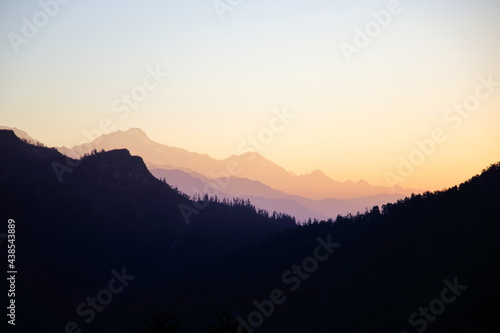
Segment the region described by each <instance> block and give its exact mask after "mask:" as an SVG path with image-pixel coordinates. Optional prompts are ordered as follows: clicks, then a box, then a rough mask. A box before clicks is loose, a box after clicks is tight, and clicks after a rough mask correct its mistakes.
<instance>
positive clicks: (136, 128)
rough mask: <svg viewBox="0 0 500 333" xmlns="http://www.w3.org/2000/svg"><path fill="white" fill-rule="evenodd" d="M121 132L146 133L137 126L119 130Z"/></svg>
mask: <svg viewBox="0 0 500 333" xmlns="http://www.w3.org/2000/svg"><path fill="white" fill-rule="evenodd" d="M121 132H125V133H130V134H136V135H145V136H147V135H146V132H144V131H143V130H142V129H140V128H138V127H131V128H129V129H128V130H124V131H121Z"/></svg>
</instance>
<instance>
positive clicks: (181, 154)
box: [57, 128, 422, 220]
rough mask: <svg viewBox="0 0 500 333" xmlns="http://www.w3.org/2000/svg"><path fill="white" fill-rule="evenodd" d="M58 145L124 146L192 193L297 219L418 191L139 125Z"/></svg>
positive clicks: (82, 148) (75, 150) (80, 151)
mask: <svg viewBox="0 0 500 333" xmlns="http://www.w3.org/2000/svg"><path fill="white" fill-rule="evenodd" d="M57 149H58V150H59V151H60V152H61V153H63V154H65V155H67V156H72V157H75V158H78V157H81V156H84V155H85V154H89V153H90V152H92V151H93V150H98V151H100V150H106V151H107V150H113V149H127V150H129V151H130V152H131V153H132V154H134V155H138V156H141V157H142V158H143V159H144V161H145V163H146V165H147V166H148V168H149V170H151V171H152V173H153V174H154V175H155V176H157V177H161V178H165V179H167V180H168V182H169V183H170V184H171V185H173V186H176V187H178V188H179V189H180V190H181V191H182V192H184V193H186V194H188V195H190V196H192V195H197V194H198V193H202V194H205V193H214V194H217V195H218V196H219V197H225V198H233V197H242V198H245V199H251V200H252V202H254V203H255V204H256V205H257V206H259V207H260V208H262V209H266V210H271V211H273V210H276V211H280V212H283V213H287V214H291V215H293V216H295V217H296V218H297V219H298V220H306V219H308V218H312V219H315V218H316V219H323V218H325V217H327V216H337V215H338V214H347V213H353V214H355V213H357V212H358V211H360V212H363V211H365V210H366V209H367V208H371V207H373V206H375V205H381V204H383V203H387V202H394V201H396V200H398V199H401V198H403V197H404V196H406V195H410V194H412V193H419V192H422V191H421V190H416V189H403V188H401V187H399V186H396V187H394V188H386V187H383V186H374V185H370V184H369V183H367V182H366V181H358V182H352V181H345V182H338V181H335V180H333V179H331V178H330V177H328V176H327V175H325V174H324V173H323V172H322V171H320V170H315V171H313V172H312V173H310V174H306V175H300V176H297V175H294V174H293V173H291V172H289V171H287V170H286V169H284V168H283V167H281V166H279V165H277V164H275V163H273V162H271V161H269V160H268V159H266V158H264V157H263V156H262V155H260V154H258V153H245V154H243V155H233V156H230V157H228V158H226V159H224V160H217V159H214V158H212V157H210V156H208V155H206V154H199V153H193V152H189V151H187V150H184V149H181V148H175V147H170V146H167V145H164V144H159V143H156V142H154V141H152V140H151V139H150V138H149V137H148V136H147V135H146V133H145V132H144V131H142V130H140V129H137V128H132V129H129V130H127V131H117V132H113V133H110V134H106V135H102V136H100V137H98V138H96V139H95V140H94V141H92V142H89V143H87V144H81V145H78V146H74V147H72V148H68V147H59V148H57ZM231 168H234V172H232V173H231V174H229V172H227V170H228V169H231ZM209 184H212V185H209ZM214 185H215V186H214Z"/></svg>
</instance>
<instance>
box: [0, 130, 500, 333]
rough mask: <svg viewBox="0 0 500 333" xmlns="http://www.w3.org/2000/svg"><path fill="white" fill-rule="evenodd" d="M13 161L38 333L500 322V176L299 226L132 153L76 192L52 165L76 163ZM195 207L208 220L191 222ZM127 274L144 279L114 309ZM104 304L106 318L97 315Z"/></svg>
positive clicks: (89, 173) (24, 324)
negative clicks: (163, 171)
mask: <svg viewBox="0 0 500 333" xmlns="http://www.w3.org/2000/svg"><path fill="white" fill-rule="evenodd" d="M0 156H2V163H0V190H1V193H2V209H1V210H0V220H1V221H8V220H9V219H12V220H15V224H16V258H17V261H16V262H17V265H18V266H19V268H18V270H19V272H20V273H19V274H18V276H17V281H16V302H17V303H16V304H17V307H16V311H17V312H16V314H17V318H18V322H17V323H18V325H16V329H18V330H19V331H22V332H31V331H35V330H36V331H46V332H64V331H68V330H69V331H71V330H73V331H75V332H76V331H77V329H76V328H78V329H81V330H82V332H83V331H88V332H95V333H100V332H123V333H129V332H130V333H133V332H144V333H150V332H181V333H191V332H193V333H194V332H208V331H209V332H211V333H217V332H228V333H235V332H238V333H241V332H245V333H248V332H249V330H245V329H243V328H242V327H243V326H241V325H242V324H241V323H242V322H244V323H246V324H245V325H249V324H248V323H249V322H250V323H254V324H255V318H254V319H252V318H253V317H252V316H254V317H255V316H258V315H256V314H255V313H256V311H260V312H259V313H261V316H262V322H261V323H260V324H259V325H256V327H255V329H252V330H253V331H254V332H291V333H295V332H297V333H298V332H319V333H327V332H329V333H331V332H341V333H343V332H346V333H348V332H349V333H350V332H359V333H379V332H380V333H382V332H384V333H386V332H418V331H422V332H423V331H426V332H429V333H433V332H444V333H453V332H454V333H460V332H485V331H488V330H491V327H492V325H493V324H494V323H495V322H496V318H497V314H498V311H499V310H500V308H499V305H498V302H497V301H496V300H497V299H498V297H499V296H500V287H498V283H497V282H498V279H500V264H499V262H498V257H499V255H500V243H499V242H498V239H499V237H500V224H499V223H498V221H499V220H498V217H499V216H500V205H499V204H498V203H499V202H500V163H497V164H493V165H491V166H490V167H489V168H487V169H485V170H484V171H483V172H482V173H481V174H480V175H476V176H474V177H472V178H471V179H470V180H468V181H467V182H464V183H463V184H460V185H457V186H455V187H452V188H450V189H447V190H444V191H438V192H434V193H429V192H426V193H423V194H414V195H412V196H411V197H407V198H404V199H401V200H398V201H397V202H395V203H388V204H384V205H382V206H380V207H378V206H377V207H373V208H372V209H370V210H368V211H367V212H365V213H362V214H357V215H349V214H348V215H345V216H337V217H336V218H331V219H328V220H324V221H319V222H312V223H305V224H302V225H299V224H297V223H295V220H294V219H293V218H292V217H290V216H288V215H280V214H269V213H267V212H265V211H262V210H258V209H256V207H255V206H254V205H252V203H251V202H250V201H245V200H240V199H234V200H232V201H229V200H225V199H224V200H222V201H221V200H220V199H215V198H212V199H209V198H204V199H202V198H198V199H195V200H192V199H190V198H188V197H187V196H186V195H184V194H183V193H182V192H180V191H178V190H177V189H176V188H175V187H174V186H172V185H169V184H168V183H165V182H163V181H161V180H159V179H158V178H156V177H154V176H153V175H152V174H151V173H150V171H149V170H148V169H147V167H146V164H145V162H144V160H143V159H142V158H141V157H138V156H133V155H131V154H130V152H129V151H128V150H125V149H118V150H111V151H107V152H93V153H90V154H88V155H86V156H85V157H83V158H81V159H79V160H78V161H76V160H74V161H73V162H74V163H76V162H78V167H76V168H74V169H73V171H72V172H71V173H70V174H68V175H67V176H66V178H65V180H64V181H63V182H59V181H58V178H57V177H56V176H55V174H54V171H53V168H52V165H53V163H54V162H58V163H61V164H63V163H66V162H67V157H66V156H64V155H63V154H61V153H59V152H58V151H57V150H56V149H53V148H47V147H43V146H41V145H33V144H30V143H28V142H25V141H22V140H20V139H19V138H18V137H17V136H16V135H15V134H14V132H13V131H6V130H0ZM180 207H190V208H192V209H193V210H196V211H197V212H196V213H193V214H192V215H191V216H190V220H189V221H188V222H189V223H186V219H185V216H184V215H183V213H182V210H181V209H179V208H180ZM5 223H6V222H5ZM1 247H2V250H5V251H6V249H7V247H6V245H5V243H1ZM318 249H319V250H321V252H318V251H319V250H318ZM322 249H323V250H322ZM333 249H335V250H333ZM326 254H329V255H328V256H326ZM316 257H317V258H318V259H317V260H316V261H315V260H314V259H313V258H316ZM320 259H321V261H318V260H320ZM117 272H121V274H122V280H123V276H126V277H127V278H128V279H129V280H128V282H127V283H126V284H125V283H124V287H123V289H121V291H120V292H119V293H118V294H115V295H114V296H112V298H109V296H108V298H106V297H105V294H106V290H108V289H109V288H111V287H113V284H112V283H111V282H110V281H116V276H117V275H116V274H118V273H117ZM125 273H126V274H125ZM113 277H115V278H114V279H115V280H113ZM110 279H111V280H110ZM110 286H111V287H110ZM292 286H293V288H291V287H292ZM113 288H114V287H113ZM113 290H115V289H113ZM279 291H281V292H282V296H281V297H278V298H276V295H277V294H276V292H279ZM272 295H274V296H272ZM269 299H275V300H276V299H280V301H279V302H278V303H279V304H278V303H276V304H275V305H273V307H272V309H273V310H272V311H271V310H270V306H269V304H270V303H269V302H267V300H269ZM92 300H93V302H99V303H94V304H100V305H96V306H102V308H99V307H97V308H94V309H100V310H99V311H97V310H94V311H90V310H89V309H91V306H90V305H89V307H88V308H86V309H87V312H86V313H87V315H81V311H80V312H79V311H78V309H81V304H82V303H83V305H84V306H85V305H86V304H91V302H92ZM4 305H5V306H7V304H5V303H4ZM259 309H260V310H259ZM170 310H171V311H170ZM89 311H90V312H89ZM158 311H159V312H158ZM89 313H93V316H90V315H88V314H89ZM262 313H267V314H268V315H263V314H262ZM256 318H257V317H256ZM252 320H253V321H252ZM145 323H147V325H146V324H145ZM158 323H160V324H161V325H160V324H158ZM174 323H179V324H180V326H178V327H177V325H173V324H174ZM167 324H169V325H167ZM171 324H172V325H171ZM160 327H163V328H160ZM167 327H170V328H167ZM210 327H211V328H210ZM217 327H218V328H217ZM221 327H222V328H221ZM238 327H239V328H238Z"/></svg>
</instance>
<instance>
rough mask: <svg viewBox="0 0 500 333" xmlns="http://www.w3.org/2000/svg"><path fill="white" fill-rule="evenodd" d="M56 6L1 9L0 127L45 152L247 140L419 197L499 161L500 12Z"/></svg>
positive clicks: (281, 156)
mask: <svg viewBox="0 0 500 333" xmlns="http://www.w3.org/2000/svg"><path fill="white" fill-rule="evenodd" d="M60 1H61V2H62V3H59V2H57V1H56V0H41V1H40V2H38V1H31V0H25V1H22V2H21V1H15V2H14V1H7V0H0V36H2V38H0V74H1V75H0V89H1V91H2V94H1V95H0V125H4V126H11V127H17V128H20V129H22V130H25V131H27V132H28V133H29V134H30V135H31V136H33V137H34V138H36V139H38V140H41V141H42V142H44V143H46V144H47V145H49V146H63V145H64V146H73V145H76V144H79V143H81V142H85V141H88V138H87V136H86V134H85V133H87V134H88V133H91V134H95V133H100V132H106V131H109V130H126V129H128V128H132V127H138V128H141V129H143V130H144V131H145V132H146V133H147V134H148V136H149V137H150V138H151V139H153V140H155V141H157V142H160V143H164V144H167V145H170V146H174V147H180V148H184V149H187V150H190V151H194V152H200V153H206V154H209V155H211V156H212V157H215V158H219V159H223V158H226V157H228V156H230V155H233V154H239V153H241V147H242V146H245V147H248V145H249V144H250V142H255V140H254V141H252V139H251V138H252V137H255V138H257V139H256V140H258V141H257V144H254V146H256V147H257V149H258V151H259V153H261V154H262V155H263V156H265V157H266V158H268V159H270V160H271V161H273V162H275V163H277V164H279V165H281V166H283V167H284V168H286V169H287V170H290V171H292V172H294V173H296V174H304V173H309V172H311V171H313V170H315V169H320V170H322V171H324V172H325V173H326V174H327V175H329V176H330V177H332V178H333V179H335V180H339V181H345V180H353V181H357V180H360V179H364V180H366V181H368V182H370V183H372V184H377V185H384V186H389V185H391V186H392V185H394V184H397V185H401V186H403V187H412V188H418V189H428V190H436V189H442V188H445V187H448V186H453V185H455V184H457V183H459V182H461V181H464V180H466V179H468V178H470V177H471V176H472V175H474V174H477V173H479V172H480V171H481V170H482V169H483V168H485V167H487V166H488V165H489V164H491V163H494V162H497V161H499V160H500V154H499V152H500V131H499V130H498V127H499V125H498V124H499V123H500V122H499V121H500V113H499V111H500V110H499V108H500V86H499V85H498V84H496V82H500V38H499V37H500V36H499V32H500V19H499V18H500V2H499V1H494V0H478V1H474V2H472V1H464V0H454V1H451V0H432V1H431V0H419V1H409V0H401V1H397V0H391V1H379V0H373V1H362V0H358V1H352V0H350V1H347V0H337V1H331V0H330V1H326V0H315V1H304V0H302V1H299V0H274V1H264V0H243V1H238V0H232V1H228V0H224V1H212V0H183V1H168V0H164V1H158V0H141V1H127V0H120V1H118V0H109V1H97V0H86V1H79V0H70V1H68V0H65V1H63V0H60ZM43 8H45V12H44V9H43ZM374 12H375V13H378V14H374ZM47 13H48V14H47ZM49 14H50V15H49ZM375 17H378V20H379V21H377V20H376V19H375ZM358 29H359V30H358ZM370 29H371V30H370ZM367 32H368V33H367ZM346 50H347V51H346ZM155 72H156V74H155V75H152V74H151V73H155ZM166 73H168V75H167V74H166ZM155 77H156V79H155ZM485 82H486V83H485ZM488 82H489V83H488ZM134 94H135V95H134ZM477 94H479V97H480V98H479V97H477ZM126 95H129V96H131V97H130V98H131V100H130V101H129V102H124V98H127V96H126ZM124 96H125V97H124ZM134 96H135V97H134ZM127 103H128V104H127ZM463 103H469V104H468V105H470V106H468V107H467V108H468V109H467V110H469V109H470V110H471V111H467V110H465V111H461V112H462V113H458V111H456V110H458V109H457V108H456V106H457V105H458V107H460V105H461V104H463ZM462 109H463V107H462ZM285 110H286V111H285ZM283 112H286V113H288V114H290V116H289V117H288V118H286V119H285V120H281V122H280V120H279V119H280V118H277V119H275V118H276V117H277V116H276V114H277V113H278V114H283ZM292 115H293V117H292ZM103 124H104V125H103ZM259 135H260V136H259ZM429 140H432V141H429ZM416 142H418V143H416Z"/></svg>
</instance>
